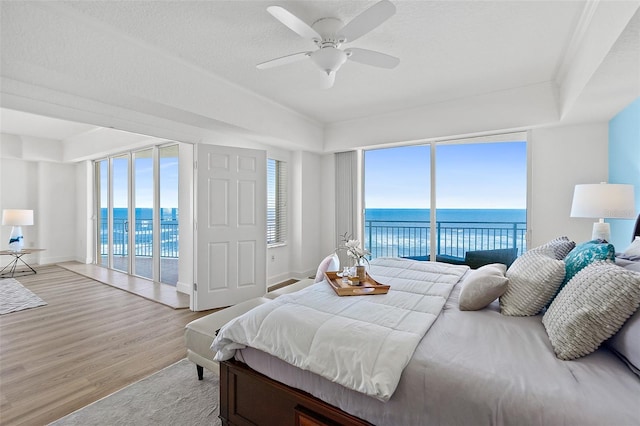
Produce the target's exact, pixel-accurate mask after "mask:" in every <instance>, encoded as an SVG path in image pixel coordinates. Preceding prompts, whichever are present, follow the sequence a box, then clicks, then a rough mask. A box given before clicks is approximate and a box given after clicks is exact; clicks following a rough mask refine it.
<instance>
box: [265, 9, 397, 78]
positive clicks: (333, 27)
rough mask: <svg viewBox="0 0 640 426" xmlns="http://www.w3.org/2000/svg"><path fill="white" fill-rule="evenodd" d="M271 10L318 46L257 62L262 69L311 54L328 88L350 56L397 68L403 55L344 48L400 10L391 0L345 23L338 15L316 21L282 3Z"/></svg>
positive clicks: (352, 59) (364, 61) (376, 65)
mask: <svg viewBox="0 0 640 426" xmlns="http://www.w3.org/2000/svg"><path fill="white" fill-rule="evenodd" d="M267 11H268V12H269V13H270V14H271V15H273V16H274V17H275V18H276V19H277V20H278V21H280V22H281V23H282V24H284V25H285V26H287V27H288V28H289V29H291V30H292V31H294V32H295V33H296V34H298V35H300V36H301V37H303V38H308V39H311V41H313V42H314V43H315V44H316V46H317V47H318V49H316V50H313V51H307V52H299V53H294V54H291V55H287V56H282V57H280V58H276V59H272V60H270V61H266V62H262V63H260V64H258V65H257V67H258V69H266V68H273V67H277V66H280V65H285V64H289V63H292V62H296V61H300V60H302V59H307V58H310V59H311V60H312V61H313V63H314V64H316V65H317V66H318V68H320V69H321V70H322V71H323V74H324V75H325V82H324V83H325V84H324V87H325V88H330V87H332V86H333V83H334V82H335V78H336V72H337V71H338V69H339V68H340V67H341V66H342V64H344V63H345V62H346V61H347V59H349V60H351V61H356V62H360V63H362V64H366V65H372V66H374V67H380V68H389V69H391V68H395V67H396V66H397V65H398V64H399V63H400V59H398V58H396V57H394V56H391V55H387V54H385V53H381V52H376V51H374V50H368V49H360V48H357V47H352V48H348V49H344V50H343V49H340V46H342V45H343V44H344V43H350V42H352V41H355V40H356V39H358V38H360V37H362V36H363V35H365V34H366V33H368V32H369V31H371V30H373V29H374V28H376V27H378V26H379V25H380V24H382V23H383V22H384V21H386V20H387V19H389V18H390V17H391V16H393V14H394V13H395V12H396V7H395V6H394V5H393V3H391V2H390V1H389V0H381V1H379V2H378V3H376V4H374V5H373V6H371V7H370V8H368V9H367V10H365V11H364V12H362V13H361V14H360V15H358V16H356V17H355V18H353V19H352V20H351V21H350V22H349V23H348V24H346V25H343V23H342V21H341V20H340V19H337V18H321V19H318V20H317V21H315V22H314V23H313V24H312V25H308V24H307V23H306V22H304V21H303V20H302V19H300V18H298V17H297V16H295V15H294V14H293V13H291V12H289V11H288V10H287V9H285V8H283V7H281V6H269V7H268V8H267Z"/></svg>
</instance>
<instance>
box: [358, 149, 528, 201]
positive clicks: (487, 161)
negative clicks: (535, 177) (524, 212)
mask: <svg viewBox="0 0 640 426" xmlns="http://www.w3.org/2000/svg"><path fill="white" fill-rule="evenodd" d="M526 164H527V160H526V143H525V142H518V143H478V144H440V145H438V146H437V150H436V182H437V187H436V194H437V200H436V203H437V206H438V208H447V209H455V208H458V209H459V208H498V209H500V208H502V209H524V208H526V182H527V176H526V175H527V172H526V170H527V168H526ZM430 173H431V172H430V147H429V145H420V146H410V147H399V148H387V149H379V150H371V151H367V152H366V153H365V205H366V207H367V208H423V209H424V208H429V203H430V201H429V198H430V192H431V191H430Z"/></svg>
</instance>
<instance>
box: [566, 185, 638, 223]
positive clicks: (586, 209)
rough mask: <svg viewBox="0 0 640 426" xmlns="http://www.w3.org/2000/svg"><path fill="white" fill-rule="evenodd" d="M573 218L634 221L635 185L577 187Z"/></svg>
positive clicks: (572, 212)
mask: <svg viewBox="0 0 640 426" xmlns="http://www.w3.org/2000/svg"><path fill="white" fill-rule="evenodd" d="M571 217H590V218H612V219H614V218H615V219H633V218H635V217H636V214H635V202H634V197H633V185H623V184H612V183H595V184H584V185H576V187H575V190H574V192H573V203H572V205H571Z"/></svg>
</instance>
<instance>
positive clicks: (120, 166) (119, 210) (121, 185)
mask: <svg viewBox="0 0 640 426" xmlns="http://www.w3.org/2000/svg"><path fill="white" fill-rule="evenodd" d="M111 177H112V179H111V181H112V185H111V193H112V197H111V199H112V205H113V207H112V209H111V213H112V218H113V219H112V228H111V235H112V239H111V247H112V249H113V250H112V259H113V264H112V267H113V269H116V270H118V271H122V272H129V154H125V155H120V156H117V157H113V158H112V159H111Z"/></svg>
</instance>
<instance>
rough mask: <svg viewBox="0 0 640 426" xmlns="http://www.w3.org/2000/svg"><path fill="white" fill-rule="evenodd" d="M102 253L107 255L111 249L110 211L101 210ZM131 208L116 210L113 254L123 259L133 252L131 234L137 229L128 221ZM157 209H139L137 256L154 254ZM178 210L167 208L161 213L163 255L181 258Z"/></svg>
mask: <svg viewBox="0 0 640 426" xmlns="http://www.w3.org/2000/svg"><path fill="white" fill-rule="evenodd" d="M100 214H101V222H102V223H101V230H100V240H101V250H102V254H103V255H106V254H107V250H108V238H109V235H108V233H107V230H108V226H107V209H105V208H103V209H101V212H100ZM128 214H129V213H128V209H126V208H114V209H113V254H114V255H116V256H122V255H125V254H128V253H129V249H128V241H129V240H128V233H129V232H131V231H133V230H134V229H133V227H132V226H131V225H130V224H129V222H128ZM152 219H153V209H150V208H137V209H136V225H135V245H136V248H135V254H136V256H151V255H152V254H153V222H152ZM178 253H179V238H178V209H177V208H164V209H161V211H160V255H161V256H162V257H178Z"/></svg>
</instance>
